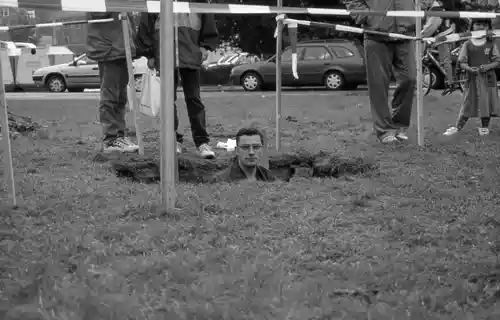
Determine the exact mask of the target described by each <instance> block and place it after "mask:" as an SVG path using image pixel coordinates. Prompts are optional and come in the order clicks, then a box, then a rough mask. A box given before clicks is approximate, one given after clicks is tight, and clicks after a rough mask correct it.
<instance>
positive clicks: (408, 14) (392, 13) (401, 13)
mask: <svg viewBox="0 0 500 320" xmlns="http://www.w3.org/2000/svg"><path fill="white" fill-rule="evenodd" d="M386 17H407V18H419V17H420V18H423V17H425V12H424V11H387V13H386Z"/></svg>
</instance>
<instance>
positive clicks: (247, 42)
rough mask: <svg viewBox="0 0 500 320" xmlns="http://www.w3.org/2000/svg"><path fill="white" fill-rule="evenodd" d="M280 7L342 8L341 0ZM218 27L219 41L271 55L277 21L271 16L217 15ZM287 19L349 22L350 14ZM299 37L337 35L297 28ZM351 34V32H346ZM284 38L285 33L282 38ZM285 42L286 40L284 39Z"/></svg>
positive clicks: (292, 1) (259, 1) (289, 2)
mask: <svg viewBox="0 0 500 320" xmlns="http://www.w3.org/2000/svg"><path fill="white" fill-rule="evenodd" d="M214 2H217V3H232V4H234V3H235V1H234V0H230V1H227V0H218V1H214ZM239 3H241V4H248V5H265V6H276V4H277V3H276V1H269V0H239ZM283 6H288V7H304V8H306V7H316V8H342V9H343V8H344V6H343V4H342V3H341V0H285V1H284V3H283ZM215 18H216V20H217V28H218V29H219V32H220V35H221V40H223V41H226V42H229V43H231V44H232V45H234V46H237V47H239V48H241V49H242V50H243V51H246V52H250V53H255V54H271V53H274V52H275V51H276V40H275V39H274V32H275V29H276V20H275V16H274V15H233V14H231V15H216V17H215ZM290 18H296V19H301V20H314V21H320V22H331V23H342V24H350V23H351V19H350V17H345V16H341V17H333V16H314V17H313V16H308V15H294V16H290ZM299 36H300V37H302V38H304V37H305V38H327V37H337V36H343V37H345V36H346V35H340V34H338V33H336V32H332V30H330V29H325V28H309V27H300V28H299ZM347 36H351V35H347ZM286 38H287V37H286V36H285V39H286ZM284 42H285V45H286V44H287V41H286V40H285V41H284Z"/></svg>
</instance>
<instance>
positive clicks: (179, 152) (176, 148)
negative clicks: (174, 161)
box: [175, 142, 182, 154]
mask: <svg viewBox="0 0 500 320" xmlns="http://www.w3.org/2000/svg"><path fill="white" fill-rule="evenodd" d="M175 150H176V151H177V154H181V153H182V143H180V142H176V144H175Z"/></svg>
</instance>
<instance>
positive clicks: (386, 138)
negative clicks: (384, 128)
mask: <svg viewBox="0 0 500 320" xmlns="http://www.w3.org/2000/svg"><path fill="white" fill-rule="evenodd" d="M380 142H382V143H383V144H389V143H395V142H399V140H398V138H396V136H395V135H394V134H392V133H388V134H386V135H385V136H382V137H380Z"/></svg>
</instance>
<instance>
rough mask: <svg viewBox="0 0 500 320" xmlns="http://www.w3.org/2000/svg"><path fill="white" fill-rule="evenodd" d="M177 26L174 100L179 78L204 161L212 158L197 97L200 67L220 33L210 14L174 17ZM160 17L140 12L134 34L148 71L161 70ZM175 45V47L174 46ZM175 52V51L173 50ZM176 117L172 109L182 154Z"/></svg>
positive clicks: (195, 138) (192, 128)
mask: <svg viewBox="0 0 500 320" xmlns="http://www.w3.org/2000/svg"><path fill="white" fill-rule="evenodd" d="M175 23H176V26H177V44H178V48H177V50H176V51H177V54H178V57H177V61H176V63H177V62H178V65H176V69H175V74H174V79H175V88H174V92H175V93H174V94H175V100H177V85H178V83H179V76H180V78H181V80H182V89H183V91H184V99H185V101H186V106H187V112H188V116H189V122H190V124H191V133H192V136H193V141H194V144H195V145H196V149H197V151H198V155H199V156H201V157H202V158H205V159H213V158H215V152H214V151H213V150H212V148H211V147H210V145H209V143H210V138H209V135H208V132H207V124H206V112H205V106H204V105H203V102H202V101H201V95H200V68H201V64H202V62H203V61H205V60H206V59H207V57H208V51H214V50H215V49H216V48H217V46H218V44H219V32H218V31H217V26H216V24H215V20H214V17H213V15H211V14H198V13H177V14H175ZM159 28H160V18H159V15H158V14H156V13H142V14H141V19H140V23H139V29H138V31H137V37H136V45H137V54H138V56H144V57H146V58H148V66H149V67H150V68H151V69H156V70H160V62H161V61H160V30H159ZM172 41H173V40H172ZM177 44H174V46H175V45H177ZM173 52H175V51H173ZM178 128H179V117H178V114H177V107H175V131H176V137H177V153H181V152H182V142H183V135H182V134H181V133H179V132H178Z"/></svg>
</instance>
